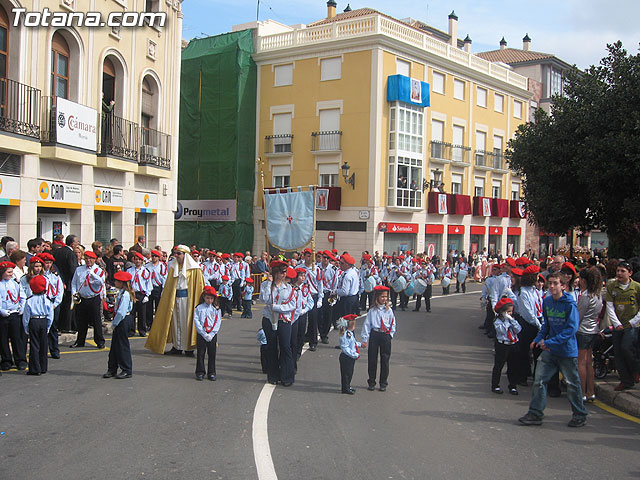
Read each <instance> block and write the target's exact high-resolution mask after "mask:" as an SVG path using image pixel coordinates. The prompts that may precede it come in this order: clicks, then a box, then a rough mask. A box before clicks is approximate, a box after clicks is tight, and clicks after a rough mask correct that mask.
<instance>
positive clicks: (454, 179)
mask: <svg viewBox="0 0 640 480" xmlns="http://www.w3.org/2000/svg"><path fill="white" fill-rule="evenodd" d="M451 193H453V194H454V195H462V175H460V174H459V173H452V174H451Z"/></svg>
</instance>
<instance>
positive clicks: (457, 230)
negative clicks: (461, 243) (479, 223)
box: [447, 225, 464, 235]
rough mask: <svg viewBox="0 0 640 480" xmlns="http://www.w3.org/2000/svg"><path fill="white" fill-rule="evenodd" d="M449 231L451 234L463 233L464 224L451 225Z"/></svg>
mask: <svg viewBox="0 0 640 480" xmlns="http://www.w3.org/2000/svg"><path fill="white" fill-rule="evenodd" d="M447 232H448V233H449V235H463V234H464V225H449V228H448V229H447Z"/></svg>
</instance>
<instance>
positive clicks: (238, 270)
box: [230, 252, 251, 312]
mask: <svg viewBox="0 0 640 480" xmlns="http://www.w3.org/2000/svg"><path fill="white" fill-rule="evenodd" d="M233 262H234V263H233V268H232V271H233V276H231V280H230V281H231V285H232V286H233V305H234V306H235V308H236V311H238V312H241V311H242V294H241V292H240V289H241V288H242V287H244V285H245V281H244V280H245V278H249V277H250V276H251V271H250V270H249V264H248V263H247V262H245V261H244V254H242V253H241V252H236V253H234V254H233Z"/></svg>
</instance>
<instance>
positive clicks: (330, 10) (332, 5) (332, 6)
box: [327, 0, 338, 18]
mask: <svg viewBox="0 0 640 480" xmlns="http://www.w3.org/2000/svg"><path fill="white" fill-rule="evenodd" d="M337 6H338V4H337V3H336V2H335V0H329V1H328V2H327V18H333V17H335V16H336V7H337Z"/></svg>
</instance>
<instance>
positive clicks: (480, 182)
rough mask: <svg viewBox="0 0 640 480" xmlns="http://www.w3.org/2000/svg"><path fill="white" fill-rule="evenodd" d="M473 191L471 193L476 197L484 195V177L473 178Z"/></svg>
mask: <svg viewBox="0 0 640 480" xmlns="http://www.w3.org/2000/svg"><path fill="white" fill-rule="evenodd" d="M474 187H475V188H474V191H473V194H474V195H475V196H476V197H484V178H483V177H476V178H475V179H474Z"/></svg>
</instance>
